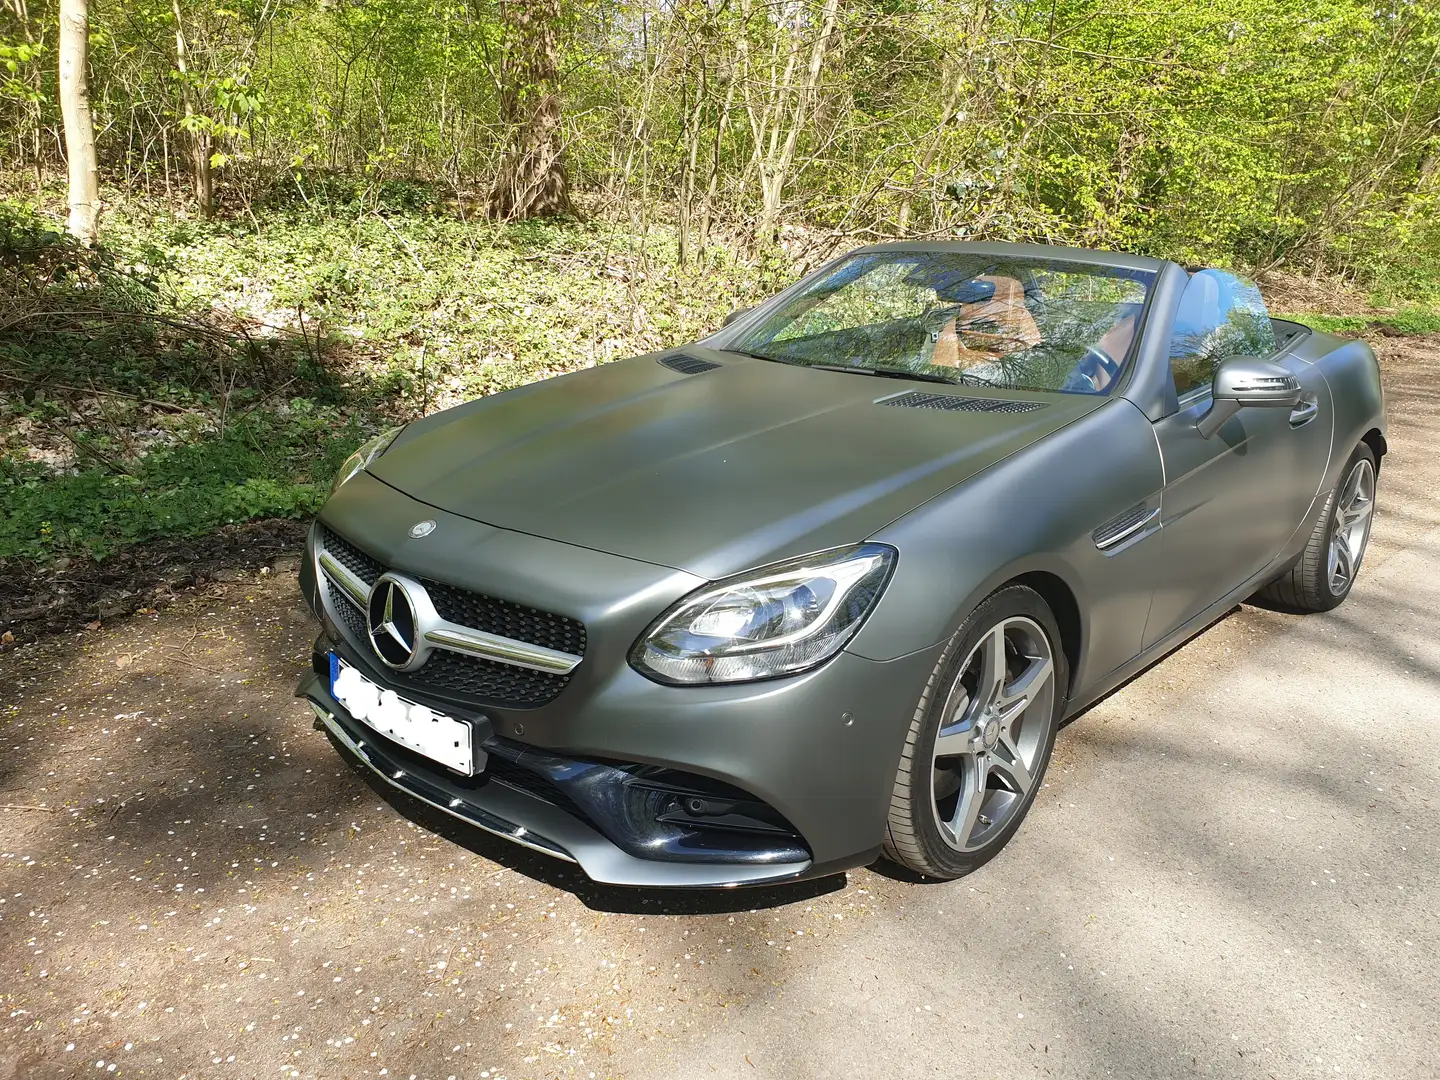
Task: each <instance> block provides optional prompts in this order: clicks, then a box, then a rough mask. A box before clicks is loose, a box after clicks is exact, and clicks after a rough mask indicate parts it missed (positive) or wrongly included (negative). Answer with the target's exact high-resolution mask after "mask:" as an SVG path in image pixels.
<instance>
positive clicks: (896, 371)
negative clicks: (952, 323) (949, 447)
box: [804, 364, 963, 386]
mask: <svg viewBox="0 0 1440 1080" xmlns="http://www.w3.org/2000/svg"><path fill="white" fill-rule="evenodd" d="M804 366H805V367H808V368H815V369H816V370H818V371H843V372H845V373H847V374H850V375H875V376H877V377H879V378H881V379H914V380H916V381H917V382H934V383H944V384H945V385H946V386H954V385H955V382H956V380H954V379H947V378H946V377H945V376H944V375H932V374H931V373H930V372H928V371H904V370H902V369H900V368H869V367H846V366H845V365H843V364H806V365H804ZM962 374H963V372H962Z"/></svg>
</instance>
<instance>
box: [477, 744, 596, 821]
mask: <svg viewBox="0 0 1440 1080" xmlns="http://www.w3.org/2000/svg"><path fill="white" fill-rule="evenodd" d="M485 775H486V776H488V777H490V778H491V779H492V780H494V781H495V782H496V783H499V784H504V785H505V786H506V787H511V788H515V789H516V790H517V791H523V792H525V794H527V795H534V796H535V797H536V798H538V799H544V800H545V801H546V802H548V803H549V804H550V805H551V806H558V807H559V808H560V809H561V810H564V811H565V812H566V813H567V814H572V815H573V816H575V817H577V818H579V819H580V820H581V821H588V820H589V819H588V818H586V816H585V813H584V811H582V810H581V809H580V808H579V807H578V806H576V805H575V802H574V800H573V799H571V798H570V796H569V795H566V794H565V792H563V791H561V790H560V788H559V786H558V785H557V784H556V783H555V782H554V781H553V780H550V779H549V778H547V777H544V776H541V775H540V774H539V773H537V772H532V771H531V770H530V769H527V768H525V766H523V765H517V764H515V762H513V761H508V760H506V759H505V758H503V757H501V756H500V755H499V754H491V755H490V761H489V763H488V764H487V765H486V766H485Z"/></svg>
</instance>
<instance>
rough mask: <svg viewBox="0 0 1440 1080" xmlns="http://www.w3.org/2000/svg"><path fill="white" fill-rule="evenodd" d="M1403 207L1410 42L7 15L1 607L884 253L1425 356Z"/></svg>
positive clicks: (1155, 10)
mask: <svg viewBox="0 0 1440 1080" xmlns="http://www.w3.org/2000/svg"><path fill="white" fill-rule="evenodd" d="M86 125H88V137H87V129H86ZM67 175H68V180H69V184H68V187H67ZM1437 203H1440V6H1437V4H1436V3H1435V2H1434V0H1380V2H1378V3H1366V2H1363V0H1231V2H1227V3H1219V2H1216V0H1157V2H1155V3H1149V4H1145V3H1140V2H1138V0H1048V2H1045V0H1034V2H1019V0H773V2H768V3H767V2H762V0H529V2H519V0H233V2H219V3H216V2H213V0H203V2H202V0H95V2H94V3H89V4H87V3H86V0H38V2H33V3H32V2H30V0H0V502H3V504H4V513H3V514H0V569H4V570H6V571H7V576H8V579H9V580H10V581H11V582H12V584H11V585H8V586H6V587H5V588H6V589H9V593H8V594H3V595H0V606H5V605H7V604H8V606H9V621H10V622H12V623H14V624H15V625H19V624H20V623H22V622H24V621H25V620H26V619H27V618H40V617H44V616H45V613H47V612H52V611H55V610H60V609H62V608H65V607H66V604H70V605H71V606H73V605H74V604H75V603H79V604H81V606H82V607H84V609H85V611H87V612H88V613H90V614H94V615H105V614H107V613H109V612H111V611H114V612H119V611H122V610H126V609H132V610H133V609H134V607H135V606H137V605H144V604H148V603H154V602H156V601H157V597H160V598H162V599H163V592H164V590H165V588H166V587H167V586H166V584H165V582H163V581H162V582H160V583H159V585H158V587H157V588H152V587H151V585H149V584H147V585H145V586H144V589H143V590H140V589H138V588H137V587H132V586H134V581H133V580H132V578H133V575H130V576H129V577H127V576H126V574H124V573H113V574H112V573H110V571H108V570H107V569H106V568H107V567H114V566H117V565H121V564H123V565H126V566H131V567H133V566H135V565H139V564H145V565H149V566H159V565H160V564H161V563H167V564H168V563H173V562H174V561H175V557H174V556H175V552H174V549H173V546H172V547H169V548H166V547H165V545H167V544H168V545H174V544H176V543H177V542H185V543H192V544H193V543H199V541H198V540H197V541H191V540H189V538H200V537H206V538H209V539H207V540H206V541H205V542H206V543H212V544H221V545H228V547H229V548H231V549H236V548H239V549H243V548H244V547H245V546H246V545H247V544H257V545H260V546H263V543H262V541H265V542H269V543H271V544H272V545H273V544H285V543H290V542H292V540H293V529H290V528H288V527H281V526H276V525H275V524H274V522H275V521H276V519H280V520H285V519H290V520H296V521H298V520H300V519H303V518H304V517H305V516H306V515H308V514H310V513H312V512H313V511H314V509H315V508H316V507H317V506H318V505H319V503H320V502H321V501H323V498H324V495H325V493H326V492H327V490H328V486H329V481H330V477H331V475H332V474H333V471H334V469H335V467H336V466H337V464H338V462H339V461H340V460H341V459H342V458H343V457H344V456H345V455H346V454H347V453H348V452H349V451H350V450H351V449H352V448H353V447H354V445H355V444H356V443H358V442H359V441H360V440H361V439H362V438H363V437H364V435H365V433H366V432H367V431H371V430H375V429H376V428H378V427H380V426H384V425H385V424H388V423H392V422H395V421H399V420H404V419H408V418H410V417H414V416H417V415H421V414H423V413H425V412H430V411H434V410H435V409H436V408H440V407H444V406H446V405H449V404H453V403H455V402H458V401H461V400H464V399H466V398H469V397H473V396H475V395H477V394H483V393H492V392H496V391H500V390H504V389H507V388H509V387H512V386H516V385H519V384H520V383H523V382H527V381H530V380H533V379H536V378H541V377H544V376H547V375H550V374H555V373H559V372H562V371H565V370H571V369H574V368H577V367H583V366H588V365H592V364H597V363H603V362H605V361H607V360H610V359H613V358H617V357H620V356H625V355H631V354H634V353H637V352H643V351H647V350H651V349H655V348H661V347H664V346H666V345H670V344H674V343H678V342H682V341H684V340H686V339H689V338H693V337H695V336H698V335H700V334H702V333H704V332H705V331H706V330H708V329H711V328H713V327H715V326H717V325H718V323H719V321H720V320H721V319H722V318H723V316H724V315H725V313H726V312H727V311H729V310H730V309H731V308H733V307H738V306H741V305H744V304H747V303H750V302H752V301H754V300H755V299H757V298H759V297H760V296H763V295H765V294H766V293H768V292H771V291H773V290H775V289H776V288H778V287H779V286H781V285H782V284H785V283H787V282H789V281H791V280H793V279H794V278H795V277H796V276H797V275H798V274H800V273H802V272H804V271H805V270H806V269H808V268H810V267H813V266H814V265H815V264H816V263H818V262H819V261H820V260H822V259H824V258H826V257H828V256H830V255H832V254H834V253H835V252H837V251H839V250H843V249H844V248H846V247H847V246H854V245H857V244H860V243H865V242H871V241H875V240H883V239H892V238H901V237H909V238H924V237H946V238H985V239H1006V240H1030V241H1039V242H1046V243H1060V244H1076V245H1083V246H1089V247H1101V248H1111V249H1117V250H1127V251H1136V252H1141V253H1145V254H1152V255H1160V256H1166V257H1170V258H1174V259H1177V260H1179V261H1181V262H1183V263H1186V264H1196V263H1204V264H1207V265H1220V266H1226V267H1231V268H1235V269H1237V270H1240V271H1243V272H1245V273H1248V274H1251V275H1255V276H1257V277H1258V278H1259V279H1260V280H1261V282H1262V285H1263V286H1264V287H1265V289H1266V293H1267V296H1268V297H1269V299H1270V300H1271V303H1272V307H1274V308H1277V309H1279V310H1282V311H1285V312H1287V313H1289V314H1292V315H1299V316H1300V317H1303V318H1306V319H1308V320H1309V321H1311V322H1313V323H1316V324H1319V325H1324V326H1326V327H1327V328H1330V329H1336V330H1345V331H1352V332H1362V333H1426V332H1434V331H1437V330H1440V316H1437V311H1440V215H1437ZM256 521H265V522H269V523H270V524H268V525H265V526H257V525H250V526H246V525H244V524H243V523H245V522H256ZM217 530H219V532H218V533H217ZM257 530H258V532H257ZM266 538H268V541H267V540H266ZM147 544H148V545H150V547H148V548H147V546H146V545H147ZM157 544H158V545H160V546H161V548H163V549H164V550H163V551H162V552H161V553H160V554H154V552H155V551H156V550H159V549H156V548H155V545H157ZM203 548H204V545H203V544H201V547H200V548H197V549H196V550H201V549H203ZM147 552H151V554H147ZM127 560H128V561H127ZM190 572H191V571H190V570H188V568H187V573H190ZM194 573H196V574H199V575H200V576H203V571H195V572H194ZM162 576H163V575H162ZM62 579H64V581H66V582H68V584H62V585H60V586H56V585H55V584H54V583H55V582H56V581H58V580H62ZM170 579H171V584H174V583H175V582H176V581H178V580H179V579H178V578H176V577H175V575H173V574H172V575H170ZM17 581H18V582H21V583H22V584H21V585H15V584H13V583H14V582H17ZM36 582H47V583H49V584H46V585H37V584H36ZM25 583H28V584H25ZM67 590H68V592H69V593H73V594H74V597H72V599H71V600H66V599H65V597H64V596H63V595H61V594H66V593H67ZM0 593H3V590H0ZM77 597H78V599H75V598H77ZM77 610H78V609H77ZM3 622H6V620H5V619H4V618H0V623H3Z"/></svg>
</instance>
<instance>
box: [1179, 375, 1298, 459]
mask: <svg viewBox="0 0 1440 1080" xmlns="http://www.w3.org/2000/svg"><path fill="white" fill-rule="evenodd" d="M1210 401H1211V404H1210V408H1209V409H1207V410H1206V412H1205V415H1204V416H1202V417H1201V418H1200V419H1199V421H1198V422H1197V423H1196V425H1195V426H1196V428H1197V429H1198V430H1199V432H1200V437H1201V438H1203V439H1209V438H1211V437H1213V436H1214V434H1215V433H1216V432H1217V431H1219V430H1220V429H1221V427H1223V426H1224V424H1225V421H1227V420H1229V419H1230V418H1231V417H1232V416H1234V415H1235V414H1236V413H1237V412H1239V411H1240V410H1241V409H1293V408H1294V407H1295V406H1296V405H1298V404H1300V380H1299V379H1297V378H1295V376H1294V375H1291V374H1290V372H1288V371H1286V370H1285V369H1284V368H1283V367H1281V366H1280V365H1279V364H1272V363H1270V362H1269V361H1267V360H1261V359H1259V358H1257V357H1254V356H1227V357H1226V358H1225V359H1224V360H1221V361H1220V363H1218V364H1216V365H1215V381H1214V385H1213V387H1212V389H1211V392H1210Z"/></svg>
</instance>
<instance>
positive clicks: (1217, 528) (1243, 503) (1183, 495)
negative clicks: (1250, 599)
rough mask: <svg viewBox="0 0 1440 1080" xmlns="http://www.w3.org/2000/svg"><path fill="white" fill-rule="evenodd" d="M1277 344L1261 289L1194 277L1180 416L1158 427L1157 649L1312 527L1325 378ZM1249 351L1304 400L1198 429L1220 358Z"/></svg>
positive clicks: (1179, 323)
mask: <svg viewBox="0 0 1440 1080" xmlns="http://www.w3.org/2000/svg"><path fill="white" fill-rule="evenodd" d="M1276 352H1277V344H1276V339H1275V331H1274V328H1273V327H1272V326H1271V324H1270V318H1269V314H1268V312H1266V310H1265V305H1264V303H1263V301H1261V299H1260V294H1259V290H1258V289H1256V288H1255V286H1254V285H1252V284H1251V283H1249V282H1246V281H1244V280H1242V279H1240V278H1237V277H1235V276H1234V275H1232V274H1227V273H1225V272H1223V271H1219V270H1203V271H1200V272H1198V273H1196V274H1194V275H1193V276H1192V277H1191V279H1190V284H1189V286H1188V287H1187V288H1186V290H1185V294H1184V296H1183V297H1182V299H1181V301H1180V307H1179V310H1178V311H1177V314H1176V320H1175V328H1174V332H1173V335H1172V339H1171V347H1170V361H1171V373H1172V375H1173V376H1174V379H1175V389H1176V393H1177V396H1178V399H1179V408H1178V410H1177V411H1175V412H1174V413H1172V414H1170V415H1169V416H1166V417H1165V418H1163V419H1162V420H1160V421H1159V422H1158V423H1156V425H1155V439H1156V443H1157V444H1158V446H1159V448H1160V455H1161V459H1162V461H1163V463H1164V466H1165V487H1164V491H1163V493H1162V495H1161V513H1160V520H1161V529H1160V542H1161V546H1162V552H1163V564H1162V565H1163V570H1162V575H1161V580H1160V581H1159V583H1158V586H1157V588H1156V591H1155V596H1154V599H1153V601H1152V604H1151V608H1150V617H1149V619H1148V620H1147V621H1146V628H1145V644H1146V646H1149V645H1151V644H1152V643H1154V642H1156V641H1159V640H1160V639H1161V638H1163V637H1165V636H1166V635H1167V634H1169V633H1170V632H1171V631H1172V630H1174V629H1175V628H1176V627H1178V626H1180V625H1182V624H1183V623H1185V622H1186V621H1188V620H1189V619H1191V618H1193V617H1194V616H1196V615H1198V614H1200V612H1202V611H1204V610H1205V609H1206V608H1207V607H1209V606H1210V605H1211V604H1213V603H1215V602H1216V601H1217V600H1219V599H1220V598H1221V597H1223V596H1224V595H1225V594H1226V593H1228V592H1230V591H1231V590H1233V589H1234V588H1235V587H1236V586H1238V585H1240V584H1241V583H1242V582H1244V581H1246V580H1248V579H1249V578H1251V577H1253V576H1254V575H1256V574H1258V573H1259V572H1260V571H1261V570H1263V569H1264V568H1265V567H1266V566H1268V565H1269V564H1270V563H1271V562H1273V561H1274V560H1275V559H1276V558H1277V557H1278V556H1279V555H1280V554H1281V552H1282V551H1284V550H1285V549H1286V547H1287V544H1288V543H1289V541H1290V540H1291V538H1292V537H1293V536H1294V535H1295V532H1296V530H1297V529H1298V528H1299V527H1300V525H1301V523H1302V522H1303V521H1304V519H1305V517H1306V514H1307V512H1308V510H1309V508H1310V505H1311V503H1312V502H1313V500H1314V496H1315V493H1316V489H1317V488H1318V487H1319V485H1320V480H1321V476H1322V474H1323V471H1324V466H1325V461H1326V459H1327V457H1328V448H1329V440H1330V427H1331V424H1332V423H1333V414H1332V410H1331V402H1330V395H1329V389H1328V387H1327V386H1326V385H1325V380H1324V378H1323V377H1322V376H1321V375H1320V373H1319V372H1318V371H1316V370H1314V369H1313V368H1312V367H1311V365H1309V364H1306V363H1305V362H1303V361H1301V360H1300V359H1298V358H1297V357H1294V356H1289V355H1286V356H1283V357H1282V356H1276V355H1275V353H1276ZM1237 353H1244V354H1247V355H1251V356H1263V357H1267V358H1270V359H1274V360H1276V361H1277V362H1279V363H1281V364H1283V365H1284V366H1285V367H1286V368H1287V369H1288V370H1290V371H1291V373H1292V374H1294V375H1295V376H1296V377H1297V378H1299V379H1300V382H1301V387H1302V392H1303V397H1302V401H1301V403H1300V405H1299V406H1297V407H1296V408H1295V409H1294V410H1290V409H1259V408H1250V409H1241V410H1240V412H1239V413H1237V414H1236V415H1235V416H1234V417H1232V418H1231V419H1230V420H1228V421H1227V422H1226V423H1225V425H1224V426H1223V427H1221V429H1220V430H1219V432H1217V433H1216V434H1215V435H1214V436H1213V437H1211V438H1209V439H1205V438H1202V437H1201V435H1200V432H1199V431H1198V430H1197V429H1196V422H1197V421H1198V420H1199V419H1200V417H1201V416H1203V415H1204V414H1205V412H1206V410H1208V409H1209V408H1210V403H1211V399H1210V380H1211V375H1212V373H1213V370H1214V365H1215V363H1216V362H1217V361H1219V360H1221V359H1223V358H1224V357H1226V356H1231V355H1234V354H1237Z"/></svg>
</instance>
